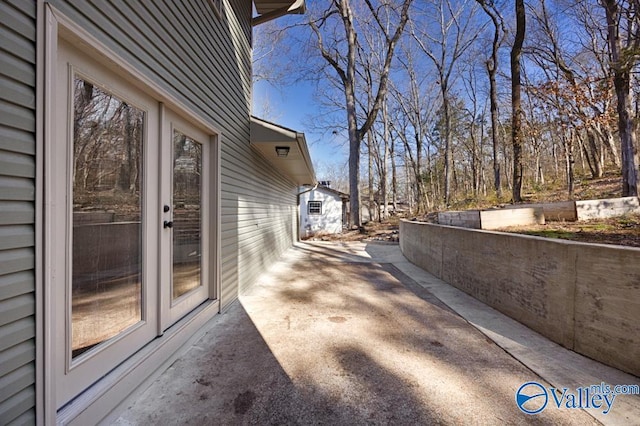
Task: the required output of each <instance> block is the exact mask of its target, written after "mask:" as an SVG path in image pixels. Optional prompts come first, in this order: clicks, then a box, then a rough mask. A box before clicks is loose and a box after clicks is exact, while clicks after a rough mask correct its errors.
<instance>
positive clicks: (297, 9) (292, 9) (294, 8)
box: [251, 0, 306, 27]
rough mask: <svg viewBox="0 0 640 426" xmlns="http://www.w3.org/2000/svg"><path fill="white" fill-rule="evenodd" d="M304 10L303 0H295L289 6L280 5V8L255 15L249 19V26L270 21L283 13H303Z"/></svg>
mask: <svg viewBox="0 0 640 426" xmlns="http://www.w3.org/2000/svg"><path fill="white" fill-rule="evenodd" d="M304 12H306V7H305V4H304V0H296V1H295V3H293V4H292V5H291V6H285V7H281V8H280V9H276V10H272V11H271V12H268V13H265V14H262V15H259V16H256V17H255V18H252V19H251V26H252V27H256V26H258V25H260V24H264V23H265V22H269V21H272V20H274V19H277V18H279V17H281V16H284V15H289V14H303V13H304Z"/></svg>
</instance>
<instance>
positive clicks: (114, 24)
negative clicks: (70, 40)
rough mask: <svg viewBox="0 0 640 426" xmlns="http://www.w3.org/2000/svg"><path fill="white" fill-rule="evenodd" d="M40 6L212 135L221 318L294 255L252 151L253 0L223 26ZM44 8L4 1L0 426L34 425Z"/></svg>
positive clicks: (287, 221) (208, 16)
mask: <svg viewBox="0 0 640 426" xmlns="http://www.w3.org/2000/svg"><path fill="white" fill-rule="evenodd" d="M48 3H49V4H50V5H51V6H53V7H54V8H55V9H56V10H57V11H59V12H60V13H62V14H63V15H65V16H66V17H68V18H69V19H70V20H71V21H73V22H74V24H76V25H78V26H79V27H81V28H83V29H85V30H86V31H87V32H88V33H90V34H91V35H92V36H93V37H95V38H96V39H97V40H99V42H100V43H102V44H104V45H105V46H107V47H108V48H109V49H111V50H112V51H114V52H116V53H117V54H118V55H119V56H120V57H121V58H122V59H124V60H125V61H126V62H127V63H128V64H129V65H130V66H131V67H133V68H135V69H136V70H137V71H139V72H140V73H142V74H144V75H145V76H147V77H148V78H149V79H150V80H152V81H153V82H154V83H155V84H156V86H157V87H161V88H162V89H163V90H164V91H166V93H167V95H168V96H171V97H172V98H175V99H177V100H179V101H180V102H181V103H182V104H184V105H185V106H186V107H188V108H189V109H190V110H191V111H193V112H195V113H196V114H197V115H198V119H199V120H202V121H205V122H207V123H209V124H210V125H211V127H214V128H216V129H219V130H220V132H221V134H220V138H221V142H222V144H221V145H222V148H221V165H220V168H221V229H220V234H221V254H220V264H221V268H220V269H221V272H220V275H221V287H220V288H221V292H220V293H221V294H220V295H219V298H220V301H221V307H222V309H224V308H225V307H226V306H228V305H229V304H230V303H231V302H233V301H234V300H235V299H236V298H237V297H238V293H239V292H241V291H242V290H244V289H246V288H248V287H249V286H250V285H251V284H252V283H253V282H254V281H255V279H256V278H257V276H258V274H259V273H260V272H261V271H263V270H264V268H265V267H266V266H267V265H269V263H270V262H272V261H273V260H274V259H276V258H277V257H278V256H280V254H281V253H282V252H283V251H284V250H285V249H286V248H288V247H289V246H290V245H291V244H292V242H293V241H294V237H295V228H296V215H297V206H296V193H297V192H296V188H295V185H294V184H293V183H292V182H291V181H290V180H289V179H287V178H286V177H285V176H283V175H281V174H279V173H278V172H277V171H276V170H274V169H273V168H272V167H271V166H269V165H268V164H267V163H266V161H264V159H263V158H262V157H261V156H260V155H259V154H258V153H257V152H256V151H255V150H254V149H253V148H251V147H250V144H249V123H250V121H249V117H250V111H249V109H250V100H251V25H250V20H251V14H252V4H251V1H249V0H229V1H225V2H224V4H225V6H226V10H225V11H224V17H223V18H222V19H219V18H218V17H216V15H215V14H214V12H213V10H212V9H211V7H210V5H209V3H208V2H207V1H204V0H184V1H179V2H176V1H157V2H156V1H154V2H117V4H114V3H111V2H97V3H96V2H94V3H90V2H84V1H82V2H67V1H63V0H53V1H51V2H48ZM43 7H46V4H45V3H44V2H42V1H24V0H2V1H0V16H1V17H2V25H0V70H1V71H0V314H1V315H0V318H1V319H0V423H2V424H6V423H9V422H12V421H15V422H17V423H33V422H34V421H35V419H36V408H35V407H36V361H35V360H36V352H37V350H39V351H41V350H42V347H40V348H37V347H36V345H37V344H38V345H41V344H42V342H36V340H35V339H36V318H35V312H36V282H37V280H36V273H40V274H42V273H43V272H42V271H36V269H35V268H36V261H37V259H36V255H35V253H36V252H37V250H38V247H37V245H36V241H40V240H39V238H38V236H37V235H36V232H35V229H36V220H35V218H36V213H35V212H36V211H37V210H38V208H39V207H38V206H37V205H36V184H35V182H36V173H37V171H36V170H37V167H36V163H37V161H36V160H37V158H36V140H37V136H36V124H37V123H36V117H37V116H38V111H36V99H37V94H36V56H37V43H36V38H37V37H36V34H37V32H38V25H44V24H43V23H42V22H37V19H36V16H37V11H38V8H43ZM44 143H45V144H46V140H45V141H44ZM40 161H42V159H40ZM44 167H46V165H44ZM210 260H211V261H213V259H210ZM45 309H46V307H45ZM45 398H46V395H45ZM39 408H40V407H39Z"/></svg>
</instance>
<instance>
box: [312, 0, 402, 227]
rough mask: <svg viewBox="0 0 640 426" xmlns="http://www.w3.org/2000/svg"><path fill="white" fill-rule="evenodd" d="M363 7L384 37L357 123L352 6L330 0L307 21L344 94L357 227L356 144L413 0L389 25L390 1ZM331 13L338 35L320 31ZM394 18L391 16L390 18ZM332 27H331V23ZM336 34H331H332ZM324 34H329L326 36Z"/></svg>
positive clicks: (373, 113) (369, 120) (382, 90)
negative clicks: (368, 100)
mask: <svg viewBox="0 0 640 426" xmlns="http://www.w3.org/2000/svg"><path fill="white" fill-rule="evenodd" d="M364 2H365V6H366V7H365V8H364V9H365V10H367V11H368V12H369V13H370V14H371V16H372V17H373V20H374V22H375V27H373V28H372V27H367V29H368V30H371V31H374V30H375V31H380V32H381V34H382V35H383V36H384V39H385V52H384V62H383V67H382V72H381V74H380V80H379V82H378V87H377V89H374V88H373V87H370V88H368V90H371V91H372V92H374V93H376V95H375V97H374V99H375V100H374V103H373V105H372V106H371V108H370V109H369V111H367V114H366V117H365V118H364V121H363V122H362V125H359V120H358V112H357V109H356V105H357V101H356V98H357V96H358V95H359V93H358V92H357V81H356V67H357V61H356V58H357V50H358V48H359V44H358V31H359V30H361V28H359V27H358V26H357V25H356V18H355V17H354V13H353V8H352V6H351V2H350V0H332V1H331V2H330V4H329V7H328V8H327V9H326V10H325V11H324V12H323V13H322V14H321V15H320V16H319V17H311V18H310V20H309V25H310V27H311V29H312V30H313V33H314V34H315V36H316V40H317V48H318V50H319V51H320V55H321V56H322V58H323V59H324V60H325V61H326V62H327V63H328V64H329V65H330V66H331V67H332V68H333V70H334V71H335V73H336V74H337V77H338V79H339V81H340V83H341V85H342V89H343V91H344V96H345V106H346V112H347V123H348V135H349V192H350V197H351V198H350V207H351V210H350V216H351V217H350V219H351V224H352V225H355V226H358V227H360V226H361V216H360V188H359V180H360V179H359V178H360V145H361V142H362V139H363V137H364V135H366V133H367V131H368V130H369V129H370V128H371V126H372V125H373V123H374V122H375V120H376V117H377V115H378V111H379V109H380V107H381V104H382V101H383V99H384V97H385V94H386V91H387V82H388V80H389V71H390V68H391V62H392V59H393V55H394V51H395V48H396V45H397V43H398V40H400V37H401V35H402V33H403V32H404V29H405V26H406V24H407V21H408V19H409V8H410V6H411V3H412V2H413V0H403V1H402V3H401V5H400V8H399V9H400V12H399V16H397V22H398V23H397V25H396V26H395V28H390V27H389V25H386V22H388V20H387V19H386V18H387V17H390V16H395V11H396V10H397V9H398V8H397V5H396V4H393V2H382V3H380V4H377V5H374V4H373V3H372V0H364ZM333 17H337V18H339V19H338V20H337V22H338V24H337V25H338V26H340V27H341V28H342V30H343V31H344V35H343V36H341V37H338V35H337V34H336V33H335V32H333V30H332V29H330V30H328V31H327V32H326V33H325V32H323V31H324V30H325V29H327V28H328V27H329V25H328V22H329V20H330V19H332V18H333ZM394 20H395V18H394ZM334 28H335V27H334ZM334 35H335V36H336V37H332V36H334ZM328 37H332V38H331V40H328Z"/></svg>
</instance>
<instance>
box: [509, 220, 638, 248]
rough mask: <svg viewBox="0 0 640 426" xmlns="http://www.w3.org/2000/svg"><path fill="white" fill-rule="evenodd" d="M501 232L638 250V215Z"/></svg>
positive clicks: (552, 223)
mask: <svg viewBox="0 0 640 426" xmlns="http://www.w3.org/2000/svg"><path fill="white" fill-rule="evenodd" d="M500 231H504V232H513V233H517V234H526V235H537V236H540V237H547V238H560V239H564V240H571V241H578V242H583V243H598V244H616V245H621V246H627V247H640V214H633V215H626V216H622V217H616V218H609V219H596V220H589V221H582V222H547V224H546V225H533V226H532V225H527V226H513V227H509V228H504V229H501V230H500Z"/></svg>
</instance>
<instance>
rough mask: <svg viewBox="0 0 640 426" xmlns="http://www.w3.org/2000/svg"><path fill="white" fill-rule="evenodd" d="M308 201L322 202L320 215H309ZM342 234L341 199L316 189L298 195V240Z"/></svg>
mask: <svg viewBox="0 0 640 426" xmlns="http://www.w3.org/2000/svg"><path fill="white" fill-rule="evenodd" d="M309 201H320V202H322V214H309ZM320 232H322V233H327V234H338V233H340V232H342V199H341V198H340V196H339V195H337V194H334V193H332V192H329V191H325V190H323V189H322V188H320V187H318V188H316V189H313V190H311V191H309V192H305V193H303V194H301V195H300V238H306V237H311V236H312V235H315V234H317V233H320Z"/></svg>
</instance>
